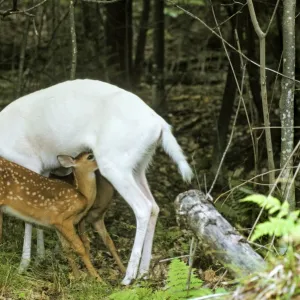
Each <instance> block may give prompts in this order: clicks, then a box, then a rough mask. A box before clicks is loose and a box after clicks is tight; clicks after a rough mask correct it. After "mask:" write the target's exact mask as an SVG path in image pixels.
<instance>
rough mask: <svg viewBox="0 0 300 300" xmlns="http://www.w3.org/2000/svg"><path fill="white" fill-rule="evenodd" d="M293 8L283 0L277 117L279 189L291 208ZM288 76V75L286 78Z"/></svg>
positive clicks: (290, 1) (291, 2)
mask: <svg viewBox="0 0 300 300" xmlns="http://www.w3.org/2000/svg"><path fill="white" fill-rule="evenodd" d="M295 8H296V0H283V20H282V28H283V74H284V75H285V76H287V77H289V78H286V77H283V78H282V80H281V98H280V119H281V127H282V128H281V158H280V166H281V168H282V167H283V166H284V165H285V164H286V163H287V164H286V168H285V170H284V172H283V174H282V184H281V190H282V195H283V197H284V199H286V200H287V201H288V203H289V204H290V208H291V210H293V209H295V186H294V182H293V181H292V178H293V169H292V166H293V159H292V158H291V157H290V156H291V153H292V151H293V149H294V128H293V127H294V90H295V81H294V79H295ZM290 78H291V79H290Z"/></svg>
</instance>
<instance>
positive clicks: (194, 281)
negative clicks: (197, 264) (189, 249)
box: [167, 259, 212, 300]
mask: <svg viewBox="0 0 300 300" xmlns="http://www.w3.org/2000/svg"><path fill="white" fill-rule="evenodd" d="M188 272H189V267H188V266H187V265H186V264H185V263H184V262H183V261H181V260H179V259H173V260H172V262H171V264H170V268H169V272H168V278H167V287H168V289H167V294H168V295H169V297H170V298H169V299H171V300H173V299H174V300H175V299H176V300H177V299H187V297H201V296H205V295H209V294H211V293H212V292H211V290H210V289H208V288H201V286H202V284H203V281H202V280H200V279H199V278H197V277H196V276H195V274H194V270H192V273H191V278H190V284H189V287H190V288H189V289H187V278H188Z"/></svg>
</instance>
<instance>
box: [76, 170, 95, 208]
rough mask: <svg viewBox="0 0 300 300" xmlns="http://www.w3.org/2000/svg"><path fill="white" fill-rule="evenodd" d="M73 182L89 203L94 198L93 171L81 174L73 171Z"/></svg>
mask: <svg viewBox="0 0 300 300" xmlns="http://www.w3.org/2000/svg"><path fill="white" fill-rule="evenodd" d="M74 184H75V188H76V189H77V190H78V191H79V192H80V193H81V194H83V195H84V196H85V197H86V199H87V200H88V202H89V203H90V202H94V200H95V198H96V175H95V173H94V172H90V173H89V174H86V173H84V174H83V173H81V172H79V171H75V172H74Z"/></svg>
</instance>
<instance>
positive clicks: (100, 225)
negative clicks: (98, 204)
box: [93, 215, 126, 273]
mask: <svg viewBox="0 0 300 300" xmlns="http://www.w3.org/2000/svg"><path fill="white" fill-rule="evenodd" d="M93 226H94V228H95V230H96V231H97V232H98V234H99V235H100V236H101V238H102V240H103V243H104V245H105V246H106V247H107V248H108V250H109V251H110V253H111V255H112V256H113V258H114V259H115V261H116V263H117V265H118V266H119V268H120V270H121V272H122V273H125V272H126V268H125V267H124V265H123V263H122V261H121V259H120V257H119V254H118V251H117V249H116V247H115V244H114V242H113V240H112V239H111V237H110V235H109V233H108V232H107V230H106V227H105V223H104V215H103V216H102V217H101V218H100V219H99V220H97V221H96V222H94V223H93Z"/></svg>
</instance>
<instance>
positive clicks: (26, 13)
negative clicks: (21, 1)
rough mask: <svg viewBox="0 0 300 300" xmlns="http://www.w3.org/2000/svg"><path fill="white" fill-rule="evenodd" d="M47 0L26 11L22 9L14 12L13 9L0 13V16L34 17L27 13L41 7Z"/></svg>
mask: <svg viewBox="0 0 300 300" xmlns="http://www.w3.org/2000/svg"><path fill="white" fill-rule="evenodd" d="M47 1H48V0H43V1H41V2H40V3H38V4H36V5H34V6H32V7H30V8H28V9H23V10H18V9H17V10H15V9H9V10H6V11H0V16H2V17H3V18H4V17H6V16H9V15H15V14H24V15H26V16H28V17H34V16H35V15H33V14H30V13H29V11H31V10H33V9H36V8H37V7H39V6H41V5H43V4H44V3H45V2H47Z"/></svg>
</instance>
